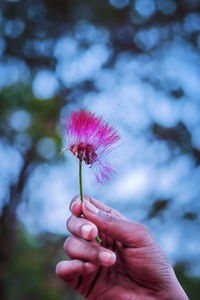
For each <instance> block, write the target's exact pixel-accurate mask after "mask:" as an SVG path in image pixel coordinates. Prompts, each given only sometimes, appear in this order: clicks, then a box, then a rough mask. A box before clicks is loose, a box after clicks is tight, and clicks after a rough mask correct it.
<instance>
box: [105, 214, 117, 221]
mask: <svg viewBox="0 0 200 300" xmlns="http://www.w3.org/2000/svg"><path fill="white" fill-rule="evenodd" d="M104 214H105V219H106V221H107V222H109V223H112V222H118V220H119V218H118V217H117V216H116V215H113V214H111V213H108V212H106V213H104Z"/></svg>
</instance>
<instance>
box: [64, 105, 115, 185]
mask: <svg viewBox="0 0 200 300" xmlns="http://www.w3.org/2000/svg"><path fill="white" fill-rule="evenodd" d="M65 127H66V131H67V137H68V149H69V150H70V151H71V152H72V153H73V155H74V156H76V157H77V158H78V159H79V161H80V162H82V161H84V162H85V163H86V164H87V165H89V166H91V167H92V168H93V169H94V173H95V176H96V179H97V182H98V183H103V182H104V181H106V180H108V179H109V178H110V177H111V175H112V174H113V173H114V170H113V168H112V166H111V164H110V162H109V161H108V155H109V154H111V152H112V150H113V148H114V147H115V146H116V143H117V142H118V141H119V140H120V136H119V134H118V132H117V131H116V130H115V129H114V128H113V127H112V126H110V125H109V124H108V123H106V122H105V121H104V120H103V119H102V117H101V116H96V115H95V114H93V113H91V112H88V111H85V110H80V111H75V112H72V113H71V115H70V116H69V117H68V118H66V120H65Z"/></svg>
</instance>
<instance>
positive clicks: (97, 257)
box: [64, 237, 116, 267]
mask: <svg viewBox="0 0 200 300" xmlns="http://www.w3.org/2000/svg"><path fill="white" fill-rule="evenodd" d="M64 250H65V252H66V254H67V255H68V256H69V257H70V258H71V259H74V258H76V259H78V260H81V261H87V262H90V263H92V264H95V265H103V266H106V267H110V266H112V265H113V264H114V263H115V261H116V255H115V253H114V252H112V251H111V250H108V249H105V248H104V247H101V246H100V245H98V244H96V243H91V242H88V241H86V240H83V239H81V238H78V237H69V238H68V239H67V240H66V242H65V244H64Z"/></svg>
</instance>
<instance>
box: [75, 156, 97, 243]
mask: <svg viewBox="0 0 200 300" xmlns="http://www.w3.org/2000/svg"><path fill="white" fill-rule="evenodd" d="M79 188H80V199H81V202H83V180H82V159H81V158H79ZM96 241H97V242H98V243H99V244H100V243H101V242H102V240H101V238H100V237H99V236H98V235H97V236H96Z"/></svg>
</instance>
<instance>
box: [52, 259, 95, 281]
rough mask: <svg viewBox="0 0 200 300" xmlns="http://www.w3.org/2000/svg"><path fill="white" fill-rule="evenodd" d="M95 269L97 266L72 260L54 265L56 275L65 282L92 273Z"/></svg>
mask: <svg viewBox="0 0 200 300" xmlns="http://www.w3.org/2000/svg"><path fill="white" fill-rule="evenodd" d="M97 268H98V266H96V265H94V264H92V263H89V262H83V261H80V260H78V259H74V260H70V261H61V262H59V263H58V264H57V265H56V274H57V275H58V276H59V277H60V278H62V279H64V280H65V281H70V280H71V279H73V278H75V277H77V276H79V275H84V274H90V273H93V272H95V271H96V269H97Z"/></svg>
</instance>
